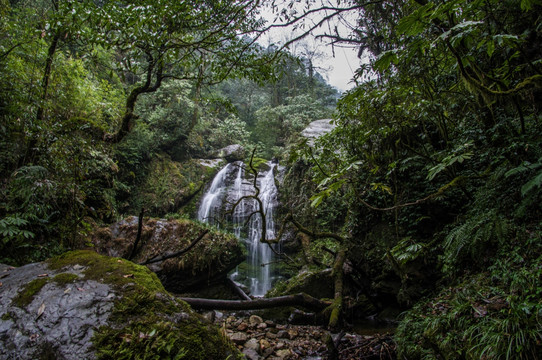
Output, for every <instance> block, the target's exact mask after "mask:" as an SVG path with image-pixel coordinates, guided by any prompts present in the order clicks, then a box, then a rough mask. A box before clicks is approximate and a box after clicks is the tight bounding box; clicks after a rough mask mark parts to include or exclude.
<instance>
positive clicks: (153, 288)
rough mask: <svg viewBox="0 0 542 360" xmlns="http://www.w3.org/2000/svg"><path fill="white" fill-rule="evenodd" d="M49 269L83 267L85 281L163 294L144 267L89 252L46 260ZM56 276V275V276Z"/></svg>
mask: <svg viewBox="0 0 542 360" xmlns="http://www.w3.org/2000/svg"><path fill="white" fill-rule="evenodd" d="M48 264H49V268H51V269H53V270H59V269H63V268H66V267H69V266H73V265H83V266H85V267H86V269H85V270H84V271H83V274H84V275H85V277H84V279H85V280H95V281H99V282H103V283H106V284H109V285H112V286H113V288H115V289H116V290H122V289H124V290H125V287H126V286H128V287H130V286H132V285H133V286H134V287H135V288H136V289H134V290H132V291H131V292H138V291H149V292H165V290H164V287H163V286H162V284H161V283H160V281H159V280H158V277H156V274H154V273H153V272H151V271H150V270H149V269H147V268H146V267H145V266H141V265H136V264H134V263H132V262H130V261H128V260H125V259H122V258H112V257H111V258H110V257H106V256H101V255H98V254H97V253H95V252H94V251H91V250H80V251H72V252H69V253H65V254H63V255H60V256H58V257H56V258H52V259H50V260H48ZM57 276H58V275H57Z"/></svg>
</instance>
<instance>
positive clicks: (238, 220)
mask: <svg viewBox="0 0 542 360" xmlns="http://www.w3.org/2000/svg"><path fill="white" fill-rule="evenodd" d="M243 173H244V171H243V166H239V171H237V177H236V178H235V182H234V184H233V192H234V193H235V201H237V200H239V199H240V198H241V197H243ZM245 212H246V211H245V201H241V202H240V203H239V204H238V205H237V207H236V208H235V211H234V212H233V232H234V234H235V236H237V238H238V239H241V228H242V226H243V217H244V214H245Z"/></svg>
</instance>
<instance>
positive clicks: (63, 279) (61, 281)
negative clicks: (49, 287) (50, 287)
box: [53, 273, 79, 285]
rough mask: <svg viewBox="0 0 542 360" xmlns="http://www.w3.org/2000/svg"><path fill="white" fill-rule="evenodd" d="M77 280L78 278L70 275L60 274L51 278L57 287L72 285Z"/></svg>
mask: <svg viewBox="0 0 542 360" xmlns="http://www.w3.org/2000/svg"><path fill="white" fill-rule="evenodd" d="M77 280H79V276H77V275H76V274H72V273H60V274H58V275H56V276H55V277H54V278H53V281H54V282H55V283H57V284H58V285H66V284H72V283H74V282H76V281H77Z"/></svg>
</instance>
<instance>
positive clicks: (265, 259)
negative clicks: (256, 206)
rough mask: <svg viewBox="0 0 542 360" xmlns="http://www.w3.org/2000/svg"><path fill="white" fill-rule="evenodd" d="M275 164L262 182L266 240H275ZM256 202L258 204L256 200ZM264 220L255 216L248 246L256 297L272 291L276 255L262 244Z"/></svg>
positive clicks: (252, 282) (261, 190) (252, 220)
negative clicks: (272, 265) (272, 272)
mask: <svg viewBox="0 0 542 360" xmlns="http://www.w3.org/2000/svg"><path fill="white" fill-rule="evenodd" d="M275 166H276V165H275V164H273V165H271V169H270V170H269V171H268V172H267V174H265V176H264V178H263V179H262V180H261V182H260V195H259V198H260V200H261V201H262V205H263V209H264V213H265V221H266V223H265V225H266V234H265V237H266V239H274V238H275V221H274V205H275V203H276V197H277V187H276V186H275V177H274V171H273V170H274V169H275ZM254 202H256V201H255V200H254ZM262 225H263V223H262V218H261V216H259V215H256V216H253V217H252V219H251V220H250V222H249V231H248V245H249V258H248V259H247V261H248V262H249V264H250V265H252V270H253V273H252V274H250V275H252V276H250V275H249V276H250V280H251V284H250V293H251V294H252V295H254V296H263V295H265V293H266V292H267V291H269V289H271V276H270V275H271V271H270V266H269V264H270V263H272V262H273V258H274V253H273V250H272V249H271V248H270V247H269V245H268V244H265V243H262V242H261V241H260V240H261V237H262Z"/></svg>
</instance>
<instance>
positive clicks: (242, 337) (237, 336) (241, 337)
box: [230, 332, 247, 345]
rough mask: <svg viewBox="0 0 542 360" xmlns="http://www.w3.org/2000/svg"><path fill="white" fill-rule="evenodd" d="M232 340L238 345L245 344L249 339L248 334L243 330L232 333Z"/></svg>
mask: <svg viewBox="0 0 542 360" xmlns="http://www.w3.org/2000/svg"><path fill="white" fill-rule="evenodd" d="M230 340H231V341H233V342H234V343H236V344H237V345H243V344H244V343H245V342H246V341H247V334H245V333H242V332H236V333H233V334H231V335H230Z"/></svg>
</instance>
